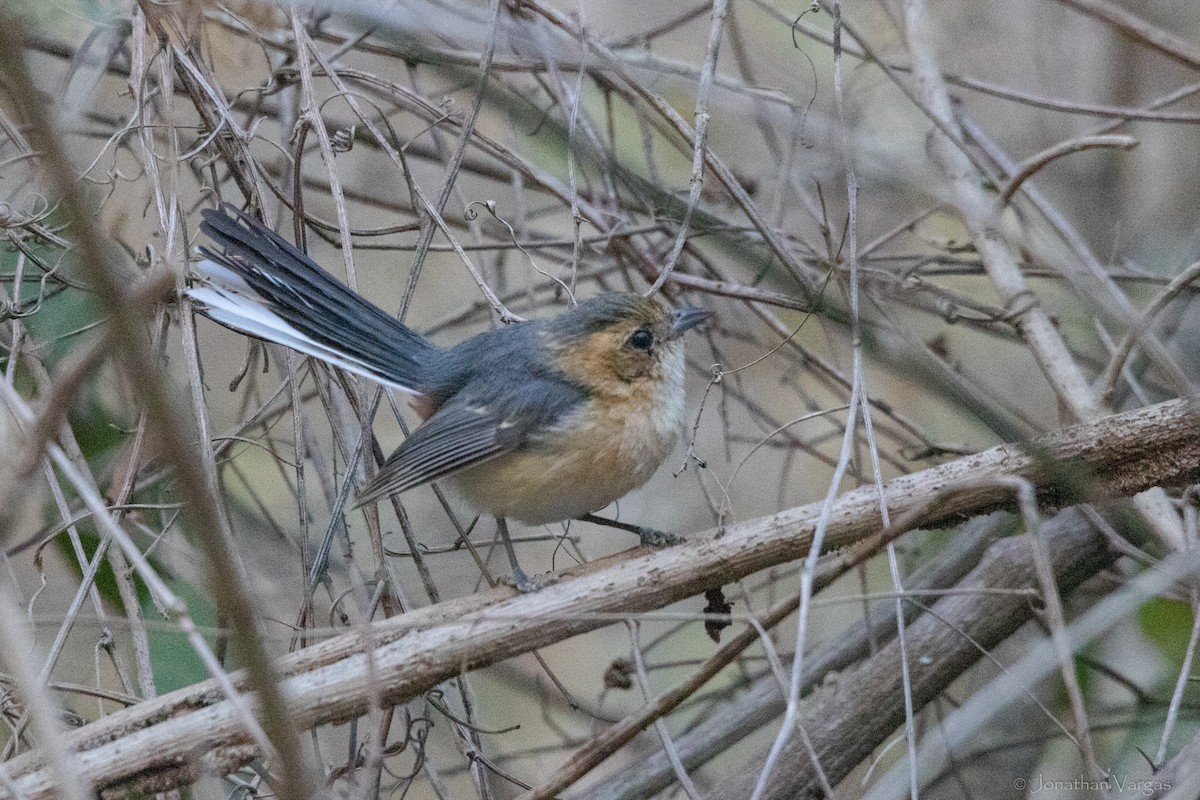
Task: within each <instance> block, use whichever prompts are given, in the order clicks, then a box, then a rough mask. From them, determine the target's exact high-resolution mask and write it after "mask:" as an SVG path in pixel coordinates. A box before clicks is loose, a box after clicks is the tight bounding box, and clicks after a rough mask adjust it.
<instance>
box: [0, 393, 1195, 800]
mask: <svg viewBox="0 0 1200 800" xmlns="http://www.w3.org/2000/svg"><path fill="white" fill-rule="evenodd" d="M1001 476H1020V477H1022V478H1025V479H1026V480H1028V481H1030V482H1032V483H1033V484H1034V485H1036V486H1037V487H1038V492H1039V496H1040V497H1041V499H1042V500H1043V501H1044V502H1047V503H1053V504H1062V503H1068V502H1078V501H1080V500H1084V499H1102V498H1109V497H1125V496H1128V495H1131V494H1133V493H1135V492H1139V491H1142V490H1144V489H1146V488H1148V487H1150V486H1156V485H1177V484H1183V483H1187V482H1191V481H1195V480H1197V479H1200V426H1198V425H1197V420H1196V417H1195V414H1194V413H1193V411H1192V410H1191V408H1190V404H1189V403H1187V402H1185V401H1181V400H1175V401H1170V402H1166V403H1161V404H1158V405H1155V406H1151V407H1148V408H1143V409H1139V410H1137V411H1132V412H1129V413H1126V414H1120V415H1117V416H1112V417H1106V418H1104V419H1101V420H1099V421H1097V422H1094V423H1089V424H1085V425H1077V426H1074V427H1071V428H1067V429H1064V430H1062V431H1059V432H1057V433H1055V434H1052V435H1050V436H1046V437H1043V438H1041V439H1038V440H1036V441H1035V442H1033V443H1031V444H1030V445H1029V446H1025V447H1022V446H1019V445H1003V446H1000V447H996V448H992V449H991V450H987V451H985V452H983V453H979V454H976V455H973V456H968V457H966V458H962V459H958V460H956V461H953V462H950V463H948V464H945V465H942V466H939V467H934V468H932V469H928V470H925V471H922V472H918V473H914V474H911V475H906V476H904V477H901V478H897V479H896V480H893V481H892V482H890V483H889V484H888V485H887V487H886V491H887V496H888V502H889V505H890V508H891V509H892V513H893V515H894V518H897V519H909V520H910V521H911V524H912V525H914V526H925V527H928V526H933V525H941V524H946V523H949V522H952V521H955V520H958V519H962V518H964V517H967V516H971V515H975V514H980V513H983V512H985V511H991V510H993V509H996V508H1000V507H1006V506H1007V505H1008V504H1009V501H1010V494H1011V492H1010V491H1009V490H1007V489H1005V488H1003V487H1000V486H998V485H997V482H996V481H995V480H994V479H995V478H997V477H1001ZM818 513H819V504H815V505H808V506H803V507H800V508H796V509H791V510H789V511H785V512H782V513H780V514H776V515H773V516H770V517H764V518H761V519H757V520H752V521H750V522H746V523H743V524H741V525H737V526H734V527H732V528H730V529H729V530H728V531H727V533H726V534H725V535H724V536H723V537H721V538H719V539H717V538H711V537H700V538H698V539H697V540H696V541H693V542H691V543H688V544H685V545H681V546H678V547H673V548H669V549H667V550H662V551H657V552H647V551H633V552H632V553H625V554H621V555H618V556H614V557H612V558H608V559H604V560H601V561H597V562H593V563H591V564H587V565H585V566H583V567H581V568H579V569H578V570H575V571H573V572H571V573H567V574H566V575H565V576H564V579H563V580H562V581H561V582H560V583H558V584H556V585H553V586H550V587H547V588H546V589H544V590H542V591H540V592H537V593H535V594H531V595H522V596H516V597H514V596H512V594H511V591H510V590H494V591H490V592H484V593H480V594H476V595H471V596H469V597H465V598H461V599H458V600H452V601H448V602H445V603H440V604H438V605H435V606H430V607H428V608H424V609H420V610H418V611H415V612H413V613H410V614H407V615H404V616H401V617H394V618H392V619H389V620H385V621H383V622H380V623H378V624H377V625H374V626H372V629H371V634H372V641H373V643H374V645H375V649H374V651H373V653H372V660H373V662H374V664H373V669H370V668H369V667H368V664H367V660H366V657H365V656H364V655H363V653H362V652H361V639H360V638H359V635H358V634H357V633H356V634H347V635H344V636H339V637H337V638H334V639H330V640H329V641H326V642H323V643H321V644H318V645H315V646H314V647H311V648H308V649H307V650H304V651H302V652H300V653H297V654H295V655H293V656H290V657H288V658H284V659H281V661H280V662H279V664H278V668H279V671H280V672H281V673H282V674H284V675H285V676H286V677H285V680H284V683H283V687H282V688H283V691H284V694H285V696H286V697H287V699H288V702H289V704H290V706H291V709H292V712H293V716H294V719H295V721H296V724H297V725H299V726H302V727H305V728H309V727H314V726H317V725H321V724H326V723H331V722H338V721H341V720H347V719H351V718H353V717H355V716H357V715H360V714H363V713H365V711H366V709H367V704H368V700H369V698H370V697H371V696H372V694H374V696H375V697H380V698H382V699H383V700H384V701H385V702H387V703H392V704H396V703H402V702H404V701H406V700H408V699H411V698H413V697H418V696H420V695H421V693H423V692H425V691H427V690H428V689H430V688H431V687H433V686H435V685H437V684H438V683H439V682H440V681H443V680H445V679H446V678H448V677H450V676H452V675H456V674H458V673H460V672H462V671H464V670H470V669H475V668H478V667H482V666H486V665H488V664H493V663H496V662H499V661H503V660H505V659H508V658H511V657H513V656H516V655H519V654H521V653H526V652H529V651H531V650H534V649H536V648H540V647H544V646H546V645H549V644H552V643H554V642H558V641H561V640H563V639H566V638H568V637H570V636H574V635H576V634H578V633H583V632H585V631H589V630H593V629H595V628H599V627H602V626H604V625H606V624H608V623H609V622H610V621H612V620H613V619H614V617H618V616H624V615H629V614H634V613H637V612H642V611H649V610H652V609H656V608H662V607H663V606H666V605H669V604H670V603H673V602H676V601H678V600H682V599H684V598H687V597H689V596H692V595H695V594H697V593H699V592H701V591H703V590H704V589H707V588H709V587H712V586H715V585H719V584H724V583H729V582H731V581H734V580H737V579H739V578H742V577H745V576H747V575H749V574H751V573H754V572H757V571H759V570H762V569H765V568H767V567H771V566H775V565H778V564H782V563H785V562H788V561H791V560H794V559H795V558H797V557H798V555H799V554H801V553H803V552H805V550H806V549H807V547H808V544H809V542H810V540H811V536H812V531H813V526H814V524H815V522H816V519H817V515H818ZM878 528H879V514H878V511H877V508H876V504H875V491H874V489H872V488H870V487H866V488H864V489H860V490H855V491H852V492H848V493H847V494H846V495H844V496H843V497H842V498H841V499H840V500H839V501H838V503H837V505H836V508H835V511H834V514H833V520H832V522H831V523H830V526H829V530H828V534H827V541H828V542H829V545H830V547H843V546H846V545H848V544H850V543H852V542H855V541H859V540H862V539H864V538H865V537H867V536H869V535H870V534H872V533H875V532H878ZM370 680H374V681H376V685H375V686H374V687H373V688H372V687H369V685H368V684H369V681H370ZM239 685H241V682H240V680H239ZM248 742H249V737H248V736H247V734H246V733H245V731H244V730H243V729H242V727H241V725H240V723H239V722H238V716H237V714H236V712H235V709H234V707H233V705H232V704H231V703H230V702H229V701H226V700H224V699H223V698H222V696H221V694H220V693H219V691H218V690H217V689H216V687H215V685H214V684H213V683H212V682H211V681H210V682H205V683H201V684H197V685H196V686H194V687H191V688H189V689H184V690H180V691H178V692H174V693H172V694H169V695H165V696H163V697H160V698H157V699H155V700H151V701H147V702H145V703H142V704H141V705H138V706H135V707H133V708H130V709H128V710H126V711H123V712H119V713H117V714H113V715H112V716H109V717H106V718H105V719H103V720H100V721H98V722H95V723H92V724H90V725H87V726H85V727H83V728H81V729H80V730H78V731H76V732H75V733H73V734H72V735H71V737H70V743H71V745H72V746H73V747H75V748H76V749H77V750H79V751H81V752H80V755H79V763H80V770H81V772H82V773H83V774H84V775H86V776H87V777H89V778H90V779H91V780H92V781H93V782H94V783H95V784H96V785H97V786H99V787H116V786H130V785H131V783H130V782H133V785H141V784H140V783H139V782H140V781H149V780H153V779H155V778H156V777H158V776H161V775H162V774H163V773H165V772H170V774H172V775H174V776H176V778H175V779H176V780H177V781H178V782H180V783H182V782H184V781H186V780H187V776H188V775H189V774H193V773H194V769H195V768H194V767H192V766H190V765H192V764H194V762H195V760H196V759H198V758H199V757H200V756H201V755H202V754H204V753H209V752H212V751H213V750H216V749H218V748H219V749H220V750H221V751H222V752H230V748H234V747H236V748H239V749H238V752H248V751H246V750H245V749H244V748H242V747H241V746H242V745H244V744H246V743H248ZM8 767H9V774H10V775H11V776H12V777H13V780H14V782H15V784H16V785H17V786H18V787H19V788H20V790H21V791H22V793H23V795H24V796H25V797H28V798H49V797H52V796H53V794H54V787H53V784H52V782H51V781H50V777H49V774H48V773H47V772H46V771H45V770H44V769H43V765H42V762H41V756H40V754H39V753H37V752H34V753H30V754H26V755H23V756H21V757H18V758H16V759H13V760H12V761H11V762H9V764H8ZM154 786H155V790H156V791H161V790H162V789H163V786H162V783H161V782H158V783H155V784H154ZM0 796H6V795H0Z"/></svg>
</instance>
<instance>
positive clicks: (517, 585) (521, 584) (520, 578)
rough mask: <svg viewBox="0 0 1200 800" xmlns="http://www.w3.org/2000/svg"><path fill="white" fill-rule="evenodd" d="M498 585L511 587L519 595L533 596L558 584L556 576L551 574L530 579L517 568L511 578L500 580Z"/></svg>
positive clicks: (542, 574)
mask: <svg viewBox="0 0 1200 800" xmlns="http://www.w3.org/2000/svg"><path fill="white" fill-rule="evenodd" d="M500 583H503V584H504V585H506V586H511V587H513V588H514V589H516V590H517V591H518V592H520V593H521V594H533V593H534V592H537V591H541V590H542V589H545V588H546V587H547V586H553V585H554V584H556V583H558V576H557V575H555V574H554V573H553V572H543V573H540V574H538V575H534V576H533V577H532V578H531V577H529V576H528V575H527V574H525V570H523V569H521V568H520V567H517V568H516V569H514V570H513V574H512V576H511V577H508V578H501V579H500Z"/></svg>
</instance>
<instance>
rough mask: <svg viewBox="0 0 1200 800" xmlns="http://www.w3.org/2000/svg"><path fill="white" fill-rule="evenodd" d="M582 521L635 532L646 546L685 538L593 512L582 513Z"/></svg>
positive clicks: (660, 545) (659, 545)
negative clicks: (600, 515) (599, 515)
mask: <svg viewBox="0 0 1200 800" xmlns="http://www.w3.org/2000/svg"><path fill="white" fill-rule="evenodd" d="M579 519H580V520H582V521H584V522H591V523H593V524H595V525H607V526H608V527H610V528H619V529H620V530H623V531H629V532H630V533H635V534H637V537H638V539H640V540H641V543H642V544H643V545H644V546H646V547H670V546H671V545H675V544H683V543H684V542H686V541H687V539H685V538H683V537H682V536H679V535H677V534H674V533H666V532H665V531H660V530H657V529H655V528H647V527H646V526H645V525H631V524H629V523H628V522H618V521H617V520H615V519H609V518H608V517H598V516H596V515H595V514H584V515H583V516H582V517H580V518H579Z"/></svg>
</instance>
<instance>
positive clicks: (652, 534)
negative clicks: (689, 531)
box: [637, 526, 687, 549]
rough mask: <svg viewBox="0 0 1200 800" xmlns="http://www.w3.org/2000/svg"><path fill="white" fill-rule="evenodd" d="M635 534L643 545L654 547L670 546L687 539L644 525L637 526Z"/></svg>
mask: <svg viewBox="0 0 1200 800" xmlns="http://www.w3.org/2000/svg"><path fill="white" fill-rule="evenodd" d="M637 535H638V538H639V539H641V541H642V546H643V547H654V548H659V549H661V548H663V547H672V546H674V545H677V544H683V543H684V542H686V541H687V539H685V538H683V537H682V536H680V535H679V534H676V533H667V532H666V531H660V530H657V529H655V528H647V527H645V526H639V527H638V529H637Z"/></svg>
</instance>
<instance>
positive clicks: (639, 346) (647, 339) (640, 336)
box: [629, 328, 654, 350]
mask: <svg viewBox="0 0 1200 800" xmlns="http://www.w3.org/2000/svg"><path fill="white" fill-rule="evenodd" d="M653 345H654V334H653V333H651V332H650V331H648V330H646V329H645V328H638V329H637V330H636V331H634V332H633V335H632V336H630V337H629V346H630V347H632V348H634V349H635V350H649V349H650V348H651V347H652V346H653Z"/></svg>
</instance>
